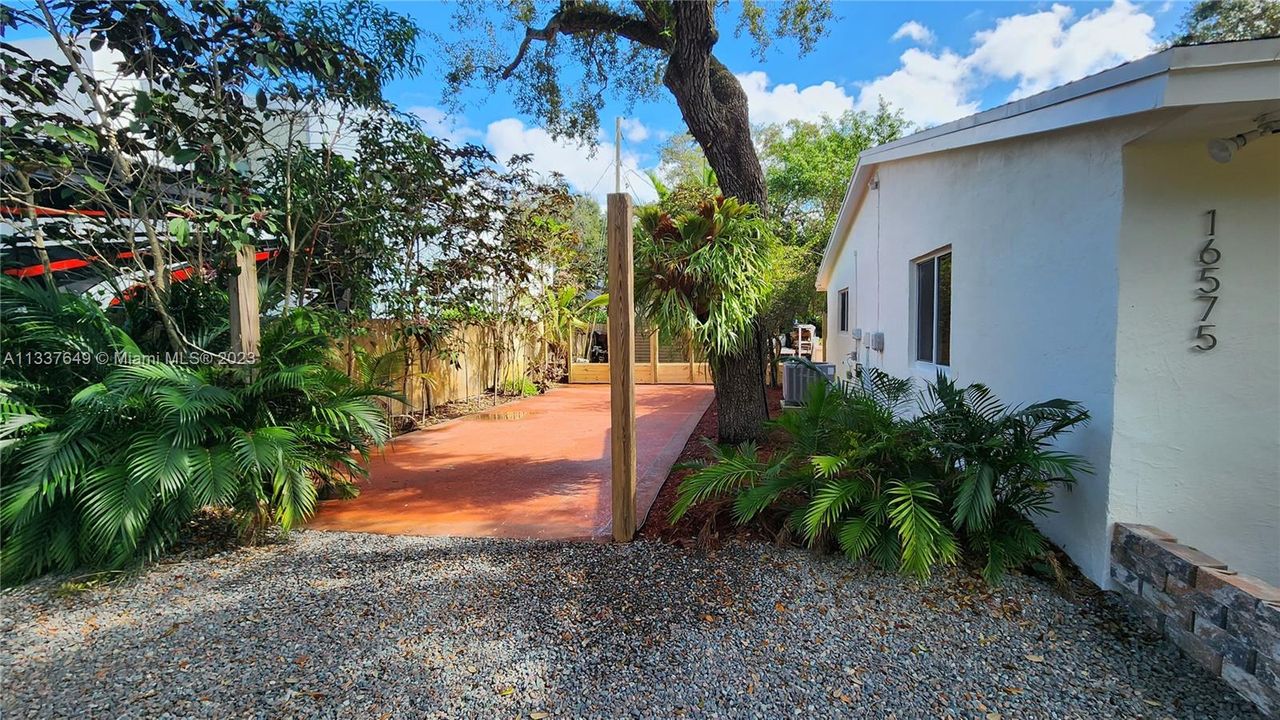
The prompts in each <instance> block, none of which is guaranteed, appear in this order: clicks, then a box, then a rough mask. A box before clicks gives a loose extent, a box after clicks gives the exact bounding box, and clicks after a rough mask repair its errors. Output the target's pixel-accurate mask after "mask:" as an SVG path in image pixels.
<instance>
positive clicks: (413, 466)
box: [311, 385, 714, 540]
mask: <svg viewBox="0 0 1280 720" xmlns="http://www.w3.org/2000/svg"><path fill="white" fill-rule="evenodd" d="M609 394H610V388H609V386H607V385H570V386H564V387H560V388H556V389H554V390H552V391H551V392H550V393H548V394H546V395H539V396H536V397H531V398H525V399H523V400H517V401H515V402H512V403H508V404H506V405H500V406H498V407H496V408H493V409H491V410H489V411H487V412H483V413H479V414H476V415H469V416H467V417H462V418H458V419H456V420H450V421H448V422H445V423H441V424H439V425H435V426H432V427H429V428H426V429H424V430H420V431H418V432H414V433H410V434H408V435H402V436H401V437H399V438H397V439H396V440H395V441H394V442H393V444H392V445H390V446H389V447H388V448H387V450H386V452H385V453H384V454H383V455H382V456H381V457H375V458H373V459H372V460H371V462H370V464H369V481H368V482H367V483H366V484H365V485H364V486H363V491H362V492H361V494H360V496H359V497H358V498H355V499H353V500H333V501H326V502H324V503H321V507H320V511H319V512H318V513H317V515H316V517H315V519H314V520H312V522H311V527H313V528H319V529H325V530H347V531H354V532H374V533H390V534H405V535H447V536H467V537H511V538H545V539H599V540H606V539H608V538H610V537H611V535H612V531H613V526H612V521H611V513H610V510H611V501H610V468H611V463H610V442H611V436H610V435H611V430H610V406H609V402H610V400H609ZM713 394H714V393H713V390H712V388H711V387H710V386H707V385H644V386H640V387H637V388H636V425H635V434H636V525H637V526H639V525H640V524H641V523H643V522H644V519H645V516H646V514H647V513H648V511H649V508H650V506H652V505H653V501H654V499H655V498H656V497H657V495H658V491H659V490H660V489H661V488H662V483H663V482H664V481H665V479H666V477H667V474H668V473H669V472H670V470H671V466H672V465H673V464H674V463H675V461H676V459H677V458H678V457H679V455H680V452H681V450H682V449H683V448H684V445H685V442H686V441H687V440H688V438H689V435H690V433H691V432H692V431H693V429H694V427H695V426H696V425H697V424H698V421H699V419H701V417H702V415H703V413H704V412H705V411H706V409H707V407H708V405H710V403H711V400H712V397H713Z"/></svg>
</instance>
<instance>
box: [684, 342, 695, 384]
mask: <svg viewBox="0 0 1280 720" xmlns="http://www.w3.org/2000/svg"><path fill="white" fill-rule="evenodd" d="M684 337H685V344H686V345H687V346H688V349H689V384H690V385H692V384H693V383H695V382H697V380H698V375H697V374H696V373H695V372H694V371H693V333H685V336H684Z"/></svg>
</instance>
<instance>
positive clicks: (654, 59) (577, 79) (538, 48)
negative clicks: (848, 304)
mask: <svg viewBox="0 0 1280 720" xmlns="http://www.w3.org/2000/svg"><path fill="white" fill-rule="evenodd" d="M733 11H735V12H736V13H737V16H738V24H737V32H739V33H743V32H745V33H748V34H749V35H751V37H752V38H753V39H754V40H755V41H756V48H757V51H758V54H759V55H760V56H763V54H764V52H765V50H766V49H767V48H768V46H769V44H770V43H771V41H772V40H774V39H777V38H790V39H793V40H795V41H796V45H797V47H798V50H799V51H800V52H801V53H806V52H808V51H809V50H811V49H812V48H813V45H814V44H815V43H816V41H817V40H818V39H819V38H820V37H821V36H822V35H823V34H824V33H825V29H826V23H827V21H828V20H829V19H830V17H831V10H830V7H829V6H828V4H827V3H826V2H822V1H821V0H786V1H785V2H778V3H769V4H768V5H767V6H766V5H764V4H761V3H757V2H754V1H751V2H746V3H743V4H742V5H739V6H737V7H736V10H733ZM727 12H731V10H730V8H729V6H728V4H726V3H718V2H714V1H713V0H686V1H683V2H672V1H670V0H665V1H664V0H635V1H634V2H605V1H602V0H590V1H588V0H562V2H559V3H554V4H547V5H543V4H540V3H537V2H534V1H533V0H523V1H522V0H517V1H516V2H503V3H495V4H491V5H486V6H480V5H466V6H464V7H463V8H461V9H460V10H459V12H458V16H457V18H455V29H456V30H458V33H459V37H460V39H458V40H455V41H453V42H446V43H442V47H443V48H444V49H445V55H446V59H447V62H448V63H449V65H450V71H449V73H448V75H447V78H448V80H449V83H450V86H451V90H453V91H456V90H460V89H461V88H462V87H464V86H468V85H472V84H474V83H477V82H479V83H488V84H489V86H490V87H492V88H495V89H496V87H497V86H498V85H499V84H500V83H503V82H513V83H515V86H516V88H517V91H516V94H515V101H516V104H517V107H518V108H519V109H520V110H521V111H523V112H526V113H528V114H530V115H532V116H534V117H537V118H538V119H539V120H540V121H541V122H542V123H543V124H544V125H545V127H546V128H547V130H548V131H549V132H551V133H552V134H553V135H555V136H559V137H566V136H568V137H576V138H579V139H581V140H584V141H587V142H592V141H594V140H595V138H596V137H597V135H598V133H599V124H600V123H599V119H600V118H599V110H600V107H601V105H602V104H603V100H604V96H605V93H606V92H611V93H613V94H615V95H617V96H621V97H624V98H626V99H629V100H635V99H640V98H650V97H652V96H654V95H655V94H656V93H657V92H658V91H659V88H662V87H665V88H666V89H667V91H669V92H670V93H671V95H672V96H673V97H674V98H675V100H676V104H677V105H678V106H679V108H680V112H681V114H682V115H683V117H684V121H685V124H686V125H687V126H688V129H689V133H690V134H691V135H692V136H693V138H694V139H695V140H696V141H697V143H698V145H699V146H700V147H701V148H702V151H703V153H705V155H706V157H707V162H708V163H709V164H710V165H711V168H712V169H713V170H714V171H715V173H716V176H717V178H718V179H719V183H720V187H721V189H722V190H723V191H724V193H725V194H726V195H730V196H734V197H737V198H738V199H740V200H742V201H744V202H748V203H752V204H754V205H756V206H758V207H759V209H760V212H761V213H767V211H768V204H767V200H768V198H767V194H766V187H765V177H764V172H763V170H762V169H761V166H760V159H759V157H757V155H756V151H755V148H754V146H753V145H752V142H751V123H750V120H749V117H748V114H747V96H746V93H745V92H744V91H743V89H742V86H741V84H739V82H738V79H737V78H736V77H734V74H733V72H732V71H731V70H730V69H729V68H728V67H727V66H725V64H724V63H723V62H721V61H720V59H719V58H717V57H716V55H715V46H716V43H717V41H718V40H719V39H720V27H719V23H718V20H719V19H720V17H722V16H724V15H725V14H726V13H727ZM450 94H451V96H453V97H457V96H458V93H457V92H451V93H450ZM712 375H713V378H714V381H715V385H716V398H717V403H718V406H719V421H720V438H721V440H723V441H739V440H745V439H748V438H752V437H755V436H757V435H758V434H759V432H760V430H761V428H762V425H763V423H764V420H765V419H766V418H767V417H768V407H767V404H766V401H765V397H764V390H763V379H764V345H763V337H762V333H761V332H760V330H759V327H758V325H757V326H756V330H755V337H754V338H753V340H752V341H751V342H745V343H742V344H741V349H740V350H739V351H738V352H737V353H735V354H734V355H731V356H727V357H722V358H720V359H718V360H717V361H715V362H713V363H712Z"/></svg>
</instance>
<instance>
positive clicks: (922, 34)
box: [890, 20, 937, 45]
mask: <svg viewBox="0 0 1280 720" xmlns="http://www.w3.org/2000/svg"><path fill="white" fill-rule="evenodd" d="M903 38H910V39H911V40H914V41H916V42H918V43H920V44H921V45H932V44H933V43H934V41H935V40H937V37H936V36H935V35H934V34H933V31H932V30H930V29H929V28H927V27H925V26H924V25H921V24H920V23H918V22H916V21H915V20H908V21H906V22H904V23H902V27H900V28H898V30H897V32H895V33H894V34H893V37H892V38H890V39H891V40H901V39H903Z"/></svg>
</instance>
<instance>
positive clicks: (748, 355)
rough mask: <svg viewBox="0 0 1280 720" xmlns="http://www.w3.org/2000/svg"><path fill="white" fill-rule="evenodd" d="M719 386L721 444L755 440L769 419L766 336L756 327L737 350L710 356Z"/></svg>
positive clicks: (712, 374)
mask: <svg viewBox="0 0 1280 720" xmlns="http://www.w3.org/2000/svg"><path fill="white" fill-rule="evenodd" d="M708 359H709V360H710V365H711V381H712V383H714V385H715V389H716V411H717V413H716V423H717V427H718V429H719V437H718V438H717V439H718V440H719V441H720V442H722V443H740V442H745V441H747V440H755V439H756V438H758V437H760V434H761V432H762V431H763V430H764V422H765V421H766V420H768V419H769V404H768V400H767V399H766V398H765V393H764V337H763V335H762V334H761V332H760V330H759V329H757V330H756V332H755V333H753V335H752V341H751V342H750V343H748V344H747V345H746V346H745V347H743V348H742V349H741V350H739V351H738V352H736V353H733V354H731V355H725V356H717V357H711V358H708Z"/></svg>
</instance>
